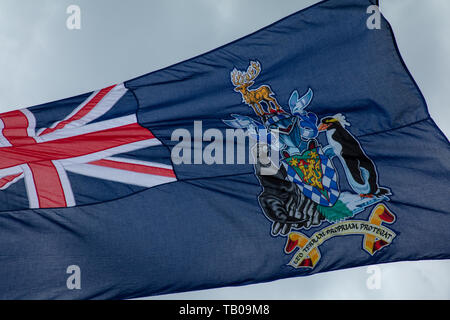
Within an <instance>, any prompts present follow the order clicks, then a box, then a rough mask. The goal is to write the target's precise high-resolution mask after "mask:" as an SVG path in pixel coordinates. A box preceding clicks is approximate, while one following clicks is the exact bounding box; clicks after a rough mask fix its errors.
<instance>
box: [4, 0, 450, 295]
mask: <svg viewBox="0 0 450 320" xmlns="http://www.w3.org/2000/svg"><path fill="white" fill-rule="evenodd" d="M316 2H318V1H317V0H283V1H271V0H189V1H186V0H150V1H149V0H129V1H121V0H95V1H92V0H89V1H88V0H69V1H67V0H0V112H3V111H7V110H13V109H17V108H22V107H28V106H32V105H36V104H40V103H44V102H49V101H53V100H57V99H62V98H66V97H70V96H74V95H76V94H80V93H85V92H88V91H92V90H94V89H98V88H103V87H106V86H108V85H110V84H113V83H119V82H123V81H125V80H128V79H130V78H133V77H136V76H138V75H141V74H144V73H147V72H150V71H153V70H157V69H160V68H162V67H165V66H167V65H170V64H173V63H176V62H179V61H182V60H185V59H187V58H190V57H192V56H195V55H198V54H201V53H203V52H205V51H208V50H211V49H213V48H215V47H218V46H220V45H223V44H226V43H228V42H230V41H232V40H234V39H237V38H240V37H242V36H245V35H247V34H249V33H251V32H253V31H256V30H258V29H260V28H262V27H264V26H266V25H268V24H270V23H272V22H274V21H276V20H279V19H281V18H283V17H285V16H287V15H289V14H291V13H293V12H296V11H298V10H300V9H303V8H305V7H307V6H309V5H311V4H314V3H316ZM71 4H76V5H78V6H79V7H80V8H81V29H80V30H68V29H67V28H66V19H67V17H68V15H67V14H66V8H67V7H68V6H69V5H71ZM381 10H382V12H383V13H384V15H385V16H386V17H387V19H388V20H389V21H390V23H391V25H392V27H393V29H394V32H395V35H396V38H397V41H398V45H399V48H400V51H401V53H402V56H403V58H404V60H405V62H406V64H407V66H408V68H409V69H410V71H411V73H412V74H413V76H414V78H415V80H416V81H417V83H418V85H419V87H420V89H421V90H422V92H423V94H424V96H425V98H426V100H427V103H428V106H429V109H430V113H431V115H432V117H433V118H434V119H435V121H436V122H437V123H438V125H439V126H440V128H441V129H442V130H443V131H444V133H445V134H446V135H447V137H450V111H449V110H450V102H449V101H450V97H449V96H450V58H449V57H450V37H449V34H450V19H449V17H450V1H449V0H428V1H423V0H381ZM379 267H380V270H381V276H382V277H381V288H380V289H378V290H369V289H368V288H367V286H366V280H367V278H368V277H369V276H370V275H369V274H368V273H367V268H366V267H363V268H353V269H349V270H341V271H334V272H328V273H324V274H318V275H313V276H309V277H302V278H296V279H285V280H279V281H274V282H271V283H267V284H257V285H250V286H243V287H234V288H220V289H212V290H203V291H197V292H189V293H182V294H172V295H166V296H160V297H156V298H163V299H450V261H448V260H447V261H419V262H400V263H391V264H384V265H380V266H379Z"/></svg>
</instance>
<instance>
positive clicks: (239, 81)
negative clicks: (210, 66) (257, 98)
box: [230, 61, 261, 87]
mask: <svg viewBox="0 0 450 320" xmlns="http://www.w3.org/2000/svg"><path fill="white" fill-rule="evenodd" d="M260 72H261V64H260V63H259V62H258V61H250V65H249V66H248V68H247V71H246V72H242V71H239V70H237V69H236V68H234V69H233V71H231V74H230V75H231V82H233V84H234V86H235V87H238V86H240V85H243V84H246V83H249V82H250V81H253V80H255V79H256V77H257V76H258V75H259V73H260Z"/></svg>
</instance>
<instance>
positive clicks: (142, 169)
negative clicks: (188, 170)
mask: <svg viewBox="0 0 450 320" xmlns="http://www.w3.org/2000/svg"><path fill="white" fill-rule="evenodd" d="M89 164H94V165H96V166H102V167H108V168H114V169H121V170H127V171H134V172H139V173H146V174H152V175H157V176H164V177H170V178H175V173H174V172H173V170H172V169H166V168H159V167H154V166H146V165H142V164H136V163H129V162H121V161H114V160H107V159H102V160H97V161H92V162H89Z"/></svg>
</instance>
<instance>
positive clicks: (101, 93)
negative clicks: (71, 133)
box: [39, 85, 116, 136]
mask: <svg viewBox="0 0 450 320" xmlns="http://www.w3.org/2000/svg"><path fill="white" fill-rule="evenodd" d="M115 86H116V85H113V86H110V87H108V88H104V89H102V90H100V91H99V93H97V94H96V95H95V96H94V97H93V98H92V99H91V100H90V101H89V102H88V103H86V105H85V106H84V107H83V108H81V109H80V110H78V112H77V113H75V114H74V115H73V116H72V117H70V118H69V119H66V120H63V121H61V122H59V123H58V124H57V125H56V126H55V127H53V128H47V129H45V130H44V131H42V132H41V133H40V134H39V135H40V136H42V135H44V134H48V133H51V132H53V131H56V130H59V129H63V128H64V127H65V126H66V125H68V124H69V123H71V122H72V121H76V120H79V119H81V118H83V117H84V116H85V115H87V114H88V113H89V112H90V111H91V110H92V109H94V107H95V106H96V105H97V104H98V103H99V102H100V101H101V100H102V99H103V98H104V97H105V96H106V95H107V94H108V92H110V91H111V90H112V89H113V88H114V87H115Z"/></svg>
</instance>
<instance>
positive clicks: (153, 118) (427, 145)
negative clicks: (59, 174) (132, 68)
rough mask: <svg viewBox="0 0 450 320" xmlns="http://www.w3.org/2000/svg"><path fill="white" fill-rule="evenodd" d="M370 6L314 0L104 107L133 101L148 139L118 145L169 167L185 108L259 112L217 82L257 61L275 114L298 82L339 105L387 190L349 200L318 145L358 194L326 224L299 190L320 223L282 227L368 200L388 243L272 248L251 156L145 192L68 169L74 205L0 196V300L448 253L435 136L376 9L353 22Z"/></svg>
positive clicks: (439, 140) (448, 185)
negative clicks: (301, 255)
mask: <svg viewBox="0 0 450 320" xmlns="http://www.w3.org/2000/svg"><path fill="white" fill-rule="evenodd" d="M371 3H372V2H371V1H368V0H367V1H365V0H364V1H363V0H328V1H322V2H320V3H319V4H317V5H314V6H312V7H310V8H307V9H306V10H302V11H300V12H298V13H295V14H293V15H291V16H289V17H287V18H285V19H283V20H281V21H279V22H277V23H275V24H272V25H270V26H268V27H266V28H264V29H262V30H260V31H257V32H256V33H254V34H251V35H249V36H247V37H245V38H242V39H239V40H237V41H235V42H233V43H230V44H228V45H226V46H223V47H221V48H218V49H216V50H213V51H211V52H209V53H206V54H203V55H201V56H198V57H195V58H193V59H190V60H188V61H184V62H181V63H179V64H176V65H173V66H171V67H168V68H165V69H163V70H159V71H156V72H152V73H150V74H146V75H144V76H142V77H139V78H136V79H133V80H130V81H128V82H126V83H125V86H126V87H127V88H128V89H129V90H130V91H129V93H127V94H126V95H125V96H124V97H123V98H122V100H121V101H122V102H121V103H124V104H125V105H126V106H127V107H124V109H121V110H122V111H121V112H123V113H120V112H119V113H114V112H117V111H111V113H110V114H106V115H105V118H108V119H110V118H114V117H118V116H121V115H125V114H131V113H133V112H135V113H136V115H137V118H138V122H139V124H140V125H142V126H144V127H145V128H148V129H149V130H150V131H151V132H152V133H153V134H154V135H155V136H156V137H157V138H158V140H160V141H161V142H162V146H160V147H159V149H154V150H156V151H154V152H149V151H148V150H146V149H144V150H140V151H134V152H130V153H127V154H124V155H122V157H125V158H130V159H142V158H143V159H146V160H149V161H156V162H160V163H164V164H166V165H169V164H170V161H169V160H168V159H169V156H168V155H169V153H170V152H171V151H172V149H173V147H174V146H175V145H176V144H177V142H176V141H172V140H171V135H172V132H173V130H175V129H177V128H184V129H187V130H188V131H190V132H191V133H192V134H193V130H194V121H196V120H201V121H202V126H203V130H206V129H208V128H216V129H219V130H220V131H222V132H225V130H226V129H228V128H230V127H229V126H228V125H227V124H226V123H225V122H224V121H223V120H227V119H228V120H229V119H232V116H231V115H232V114H238V115H244V116H248V117H251V118H253V119H254V120H255V121H258V122H259V123H264V121H262V119H259V118H258V116H257V115H256V114H255V112H254V111H253V110H252V108H251V107H250V106H248V105H246V104H245V103H244V102H243V98H242V96H241V94H240V93H239V92H236V91H234V86H233V83H232V82H231V81H230V72H231V71H232V70H233V68H236V69H238V70H244V71H245V70H246V69H247V67H248V66H249V62H250V61H255V60H257V61H259V62H260V64H261V66H262V71H261V73H260V75H259V76H258V77H257V79H256V80H255V84H254V85H253V87H252V88H258V87H259V86H260V85H270V89H271V90H272V91H273V92H274V96H275V97H276V99H277V101H278V102H279V104H280V105H281V107H282V108H283V110H284V111H285V113H286V114H289V99H290V97H291V94H292V92H293V91H294V90H298V92H300V93H302V92H306V90H307V89H308V88H311V89H312V90H313V91H314V98H313V99H312V101H311V103H310V104H309V105H308V106H307V107H306V111H307V112H311V113H312V114H311V115H312V116H313V118H314V119H315V117H316V116H317V119H318V122H320V121H321V120H322V119H325V118H326V117H328V116H333V115H336V114H342V115H344V116H345V121H346V122H347V123H349V124H350V125H349V126H346V130H347V131H346V132H348V133H349V135H348V137H350V138H349V139H350V140H352V138H351V137H353V138H354V139H355V141H357V142H358V145H359V146H360V147H361V148H362V149H363V151H364V155H366V156H367V157H368V158H369V159H370V160H371V162H372V163H373V165H374V166H375V168H376V172H377V174H378V186H379V187H386V189H389V190H388V191H386V192H388V193H386V195H383V196H378V195H375V196H374V195H373V194H369V195H368V196H367V198H364V197H361V198H359V195H358V192H356V191H355V189H356V190H359V189H358V187H359V186H357V185H355V181H353V180H352V179H350V178H348V173H347V172H346V168H345V166H346V165H347V164H348V162H346V161H345V160H346V159H344V160H342V159H340V158H339V157H338V156H337V155H335V154H334V153H333V152H331V153H329V154H331V155H333V157H332V156H330V157H329V158H330V159H332V160H329V161H330V162H331V161H332V162H333V165H334V167H335V170H336V171H337V173H338V176H339V179H338V184H339V192H340V194H341V195H351V196H352V197H358V199H359V200H358V201H360V202H359V204H360V205H361V206H360V207H358V208H357V209H354V211H352V212H350V213H347V215H346V216H341V217H339V219H337V220H336V219H335V218H334V217H331V216H330V215H328V214H329V211H327V210H326V209H323V208H322V209H320V208H321V207H320V206H319V205H318V204H317V203H314V202H311V201H310V200H304V201H310V202H308V207H309V208H310V209H311V210H312V211H314V210H315V211H314V212H318V213H317V215H318V214H319V213H320V214H321V217H322V218H321V219H322V220H320V219H319V220H320V221H313V220H314V219H312V220H311V221H309V222H308V223H311V224H309V225H308V226H307V225H301V226H300V224H301V223H300V222H299V223H298V225H297V227H296V226H295V225H293V226H292V229H290V232H291V233H292V234H296V233H297V234H302V235H304V236H305V237H308V238H310V237H313V236H314V234H315V233H316V232H318V231H320V230H323V229H324V228H326V227H332V226H333V225H335V224H336V223H337V222H339V221H341V222H342V221H343V222H345V221H350V220H351V221H353V220H355V221H356V220H358V221H369V220H370V219H371V216H372V213H373V209H374V207H375V205H380V204H384V205H385V206H386V207H387V208H388V209H389V210H390V211H391V213H392V214H393V215H394V216H395V221H394V222H390V223H383V226H384V227H386V228H388V229H389V230H390V231H391V232H392V233H393V234H395V238H394V239H393V240H392V242H390V243H388V244H387V245H385V246H384V247H382V248H381V249H380V250H377V251H376V252H374V254H369V253H368V252H367V251H365V250H364V248H363V244H364V243H365V242H364V239H365V238H363V237H364V235H361V234H349V235H345V236H338V237H333V238H330V239H329V240H327V241H325V242H323V243H322V244H320V246H319V247H318V251H319V253H320V260H318V261H317V262H316V263H315V264H314V265H313V266H311V265H308V263H313V262H308V261H309V260H308V261H305V265H303V266H297V267H293V266H292V265H290V263H291V262H292V259H293V256H294V255H295V252H297V251H293V252H288V251H289V250H287V249H286V248H287V247H286V246H287V242H288V239H289V234H288V233H286V234H282V231H279V230H278V227H279V226H280V228H281V229H283V228H284V227H283V224H282V223H280V220H277V219H275V218H274V217H273V216H271V215H270V214H268V213H267V212H266V211H265V209H264V208H266V207H264V202H263V201H262V198H261V194H262V192H263V191H264V190H265V191H269V190H271V189H270V188H269V187H268V184H264V183H265V182H264V180H262V179H264V178H261V177H260V176H259V175H257V168H256V167H255V165H253V164H228V165H223V164H213V165H208V164H196V165H190V164H178V165H177V164H174V165H173V168H174V171H175V174H176V178H177V181H176V182H171V183H167V184H163V185H158V186H155V187H152V188H140V187H139V188H138V187H130V186H128V185H117V184H115V185H110V184H109V182H104V181H99V180H95V179H94V178H89V179H87V178H86V179H82V177H80V176H77V175H74V176H73V177H72V178H71V179H72V180H73V183H74V184H75V185H76V188H75V189H77V188H78V189H79V191H76V193H77V194H78V195H79V196H78V199H79V201H80V202H79V203H80V205H77V206H74V207H70V208H47V209H25V207H26V204H27V203H26V199H24V198H23V196H20V194H21V192H22V191H23V190H24V188H25V186H24V185H23V182H18V183H17V184H15V185H14V186H11V187H10V188H14V189H9V188H8V190H6V191H7V192H8V194H7V193H6V191H5V192H3V191H1V192H0V199H1V201H2V204H1V208H2V209H3V212H1V213H0V298H3V299H8V298H27V299H29V298H32V299H110V298H113V299H122V298H132V297H140V296H148V295H157V294H165V293H172V292H180V291H188V290H197V289H205V288H212V287H219V286H228V285H243V284H250V283H257V282H263V281H269V280H274V279H280V278H286V277H294V276H305V275H309V274H313V273H317V272H324V271H330V270H337V269H342V268H349V267H355V266H362V265H368V264H377V263H384V262H392V261H404V260H420V259H448V258H450V245H449V243H450V232H449V230H450V211H449V207H450V201H449V197H448V195H449V192H450V179H449V178H450V164H449V162H448V159H449V158H450V147H449V142H448V140H447V139H446V137H445V136H444V135H443V134H442V132H441V131H440V130H439V129H438V128H437V126H436V125H435V123H434V122H433V120H432V119H431V118H430V116H429V114H428V111H427V106H426V103H425V100H424V98H423V96H422V94H421V93H420V91H419V89H418V87H417V85H416V84H415V82H414V80H413V79H412V77H411V76H410V74H409V72H408V71H407V69H406V67H405V65H404V63H403V61H402V60H401V57H400V56H399V53H398V50H397V47H396V44H395V39H394V38H393V34H392V30H391V28H390V26H389V25H388V23H387V21H386V20H382V25H381V29H380V30H369V29H367V27H366V19H367V17H368V16H367V14H366V8H367V6H368V5H369V4H371ZM87 96H88V94H87V95H84V96H80V97H75V98H71V99H69V100H67V101H66V104H65V106H66V107H64V108H57V104H58V103H61V102H55V103H54V104H48V105H44V106H40V107H35V109H32V108H30V110H32V111H33V112H34V113H35V114H38V113H43V112H50V111H51V112H53V109H55V110H57V112H58V113H61V114H60V115H59V114H58V115H57V116H58V118H63V117H65V116H66V115H67V113H69V112H70V110H71V108H70V106H69V104H70V105H72V104H73V105H75V104H79V103H81V101H83V99H85V98H86V97H87ZM65 108H66V109H65ZM115 110H116V109H115ZM37 117H39V116H37ZM55 117H56V115H55ZM283 117H284V116H280V118H283ZM334 119H335V120H336V118H334ZM100 120H104V119H98V120H97V121H100ZM345 121H344V120H342V121H341V122H342V123H344V122H345ZM44 122H45V121H44V120H39V123H42V127H44V126H46V127H48V126H49V125H50V124H51V123H52V122H53V121H49V123H44ZM313 122H314V121H313ZM334 122H335V121H334ZM308 125H310V124H309V123H308ZM312 126H313V127H315V124H312ZM327 139H328V138H327V136H326V134H325V132H324V131H323V132H320V133H319V135H318V136H317V138H313V139H310V140H303V142H304V143H303V144H302V145H301V146H290V148H289V149H285V151H286V150H288V151H286V152H295V150H298V152H299V155H301V154H303V155H304V153H302V152H303V150H304V149H305V148H308V146H307V145H308V143H313V146H314V147H312V148H311V147H309V149H310V150H311V149H313V148H315V147H316V146H318V147H317V148H319V147H320V148H324V147H325V146H327V145H331V144H330V141H329V140H327ZM352 141H353V140H352ZM205 145H207V143H204V145H203V146H205ZM296 148H297V149H296ZM293 150H294V151H293ZM327 154H328V153H327ZM322 157H325V156H324V155H322ZM350 158H351V157H350ZM350 160H351V159H349V161H350ZM327 161H328V160H327ZM361 161H362V160H361ZM369 162H370V161H369ZM327 163H328V162H327ZM361 165H362V164H361ZM369 166H370V163H369ZM288 170H289V172H292V170H293V169H292V167H289V168H288ZM366 171H367V170H366ZM361 172H362V175H363V176H364V170H362V171H361ZM81 180H83V182H81ZM277 181H279V183H280V186H281V185H282V184H285V183H287V180H286V179H282V178H281V180H277ZM269 182H270V181H269ZM269 182H267V183H269ZM19 183H21V184H19ZM83 183H85V184H87V185H88V187H86V188H88V189H84V186H83ZM302 183H303V182H302ZM331 183H332V184H333V186H335V184H334V182H331ZM361 184H362V183H361ZM89 185H90V187H89ZM263 186H264V188H263ZM291 186H292V185H291ZM293 186H294V189H295V183H294V184H293ZM335 187H336V186H335ZM273 188H275V189H276V188H277V186H275V187H273ZM280 188H281V187H280ZM286 188H287V187H286ZM317 188H319V189H320V186H319V187H317ZM78 189H77V190H78ZM21 190H22V191H21ZM83 190H84V191H83ZM89 190H93V191H92V193H94V194H95V195H93V196H91V192H90V191H89ZM314 190H318V189H314ZM321 190H322V189H321ZM322 191H323V192H325V191H326V190H325V191H324V190H322ZM314 192H316V191H314ZM368 193H369V192H368ZM322 194H323V193H322ZM6 195H7V196H6ZM297 195H298V194H297ZM92 197H93V198H95V199H94V200H92ZM321 197H322V196H321ZM307 198H308V197H307ZM302 199H303V198H302ZM340 199H344V198H340ZM334 200H335V199H334ZM302 201H303V200H302ZM363 201H365V202H364V204H361V203H363ZM343 203H344V204H343V205H345V204H348V203H346V202H345V201H344V200H343ZM305 207H306V206H305ZM347 207H348V205H347ZM17 208H21V209H17ZM304 210H305V212H306V209H304ZM321 210H323V211H321ZM346 210H347V209H346ZM350 211H351V210H350ZM317 215H316V216H315V217H316V218H317V217H318V216H317ZM276 218H278V219H281V218H280V217H276ZM286 225H287V224H285V225H284V226H286ZM296 250H299V248H297V249H296ZM69 265H78V266H79V267H80V269H81V289H80V290H68V289H67V287H66V280H67V277H68V276H69V275H68V274H67V273H66V268H67V267H68V266H69Z"/></svg>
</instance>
